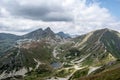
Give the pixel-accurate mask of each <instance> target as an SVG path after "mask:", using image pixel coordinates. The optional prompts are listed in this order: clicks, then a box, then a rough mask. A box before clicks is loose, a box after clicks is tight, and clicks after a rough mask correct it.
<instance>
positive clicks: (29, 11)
mask: <svg viewBox="0 0 120 80" xmlns="http://www.w3.org/2000/svg"><path fill="white" fill-rule="evenodd" d="M119 8H120V0H0V32H5V33H13V34H18V35H22V34H25V33H28V32H31V31H33V30H36V29H38V28H43V29H45V28H46V27H50V28H51V29H52V30H53V31H54V32H59V31H64V32H66V33H69V34H84V33H87V32H90V31H92V30H96V29H101V28H110V29H114V30H117V31H120V10H119Z"/></svg>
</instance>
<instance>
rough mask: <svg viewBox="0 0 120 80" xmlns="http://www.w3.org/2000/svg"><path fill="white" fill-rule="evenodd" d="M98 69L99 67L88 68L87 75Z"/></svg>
mask: <svg viewBox="0 0 120 80" xmlns="http://www.w3.org/2000/svg"><path fill="white" fill-rule="evenodd" d="M99 68H100V67H89V71H88V75H89V74H90V73H92V72H93V71H95V70H97V69H99Z"/></svg>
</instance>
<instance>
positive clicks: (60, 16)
mask: <svg viewBox="0 0 120 80" xmlns="http://www.w3.org/2000/svg"><path fill="white" fill-rule="evenodd" d="M5 7H6V9H7V10H8V11H9V12H10V13H11V14H12V15H13V16H16V17H22V18H27V19H32V20H42V21H72V19H73V18H72V15H70V14H69V12H67V11H66V10H65V9H63V7H62V6H58V5H47V4H46V5H45V4H40V5H21V4H20V3H18V2H13V3H12V2H11V3H9V4H7V6H5ZM51 13H52V14H51Z"/></svg>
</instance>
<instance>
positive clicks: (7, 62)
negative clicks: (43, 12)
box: [0, 27, 120, 80]
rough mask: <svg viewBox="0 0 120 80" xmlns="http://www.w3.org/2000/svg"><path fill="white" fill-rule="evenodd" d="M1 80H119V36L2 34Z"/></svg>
mask: <svg viewBox="0 0 120 80" xmlns="http://www.w3.org/2000/svg"><path fill="white" fill-rule="evenodd" d="M0 80H120V33H119V32H117V31H114V30H110V29H107V28H105V29H100V30H96V31H92V32H89V33H87V34H84V35H80V36H76V37H74V38H73V37H71V36H70V35H69V34H65V33H64V32H59V33H54V32H53V31H52V30H51V29H50V28H49V27H48V28H46V29H45V30H43V29H41V28H40V29H38V30H35V31H33V32H30V33H28V34H25V35H22V36H17V35H13V34H6V33H0Z"/></svg>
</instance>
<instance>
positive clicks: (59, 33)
mask: <svg viewBox="0 0 120 80" xmlns="http://www.w3.org/2000/svg"><path fill="white" fill-rule="evenodd" d="M57 35H59V36H60V37H62V38H71V37H70V35H69V34H66V33H64V32H62V31H61V32H58V33H57Z"/></svg>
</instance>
